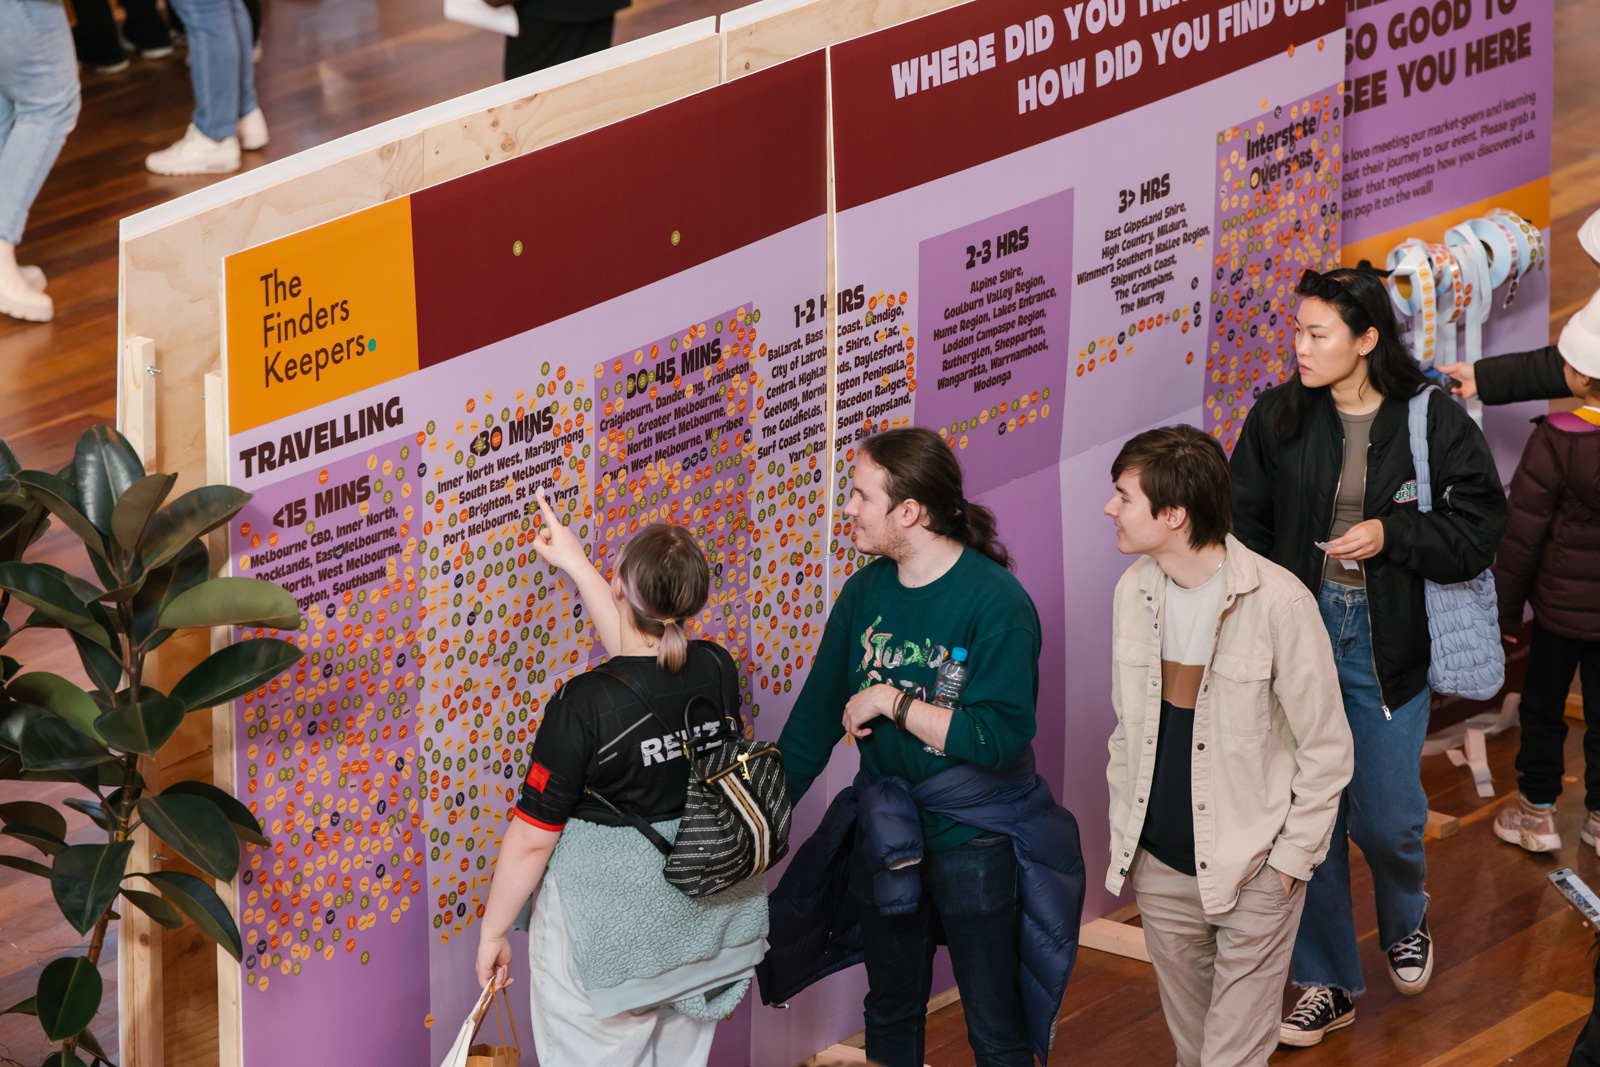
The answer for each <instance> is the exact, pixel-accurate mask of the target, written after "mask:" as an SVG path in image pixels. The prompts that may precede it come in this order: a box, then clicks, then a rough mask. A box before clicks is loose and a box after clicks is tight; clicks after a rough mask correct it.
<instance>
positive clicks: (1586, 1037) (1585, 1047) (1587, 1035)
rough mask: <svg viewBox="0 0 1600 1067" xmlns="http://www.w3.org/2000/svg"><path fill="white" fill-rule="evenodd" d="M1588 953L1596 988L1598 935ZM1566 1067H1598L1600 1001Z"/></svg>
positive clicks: (1599, 960)
mask: <svg viewBox="0 0 1600 1067" xmlns="http://www.w3.org/2000/svg"><path fill="white" fill-rule="evenodd" d="M1585 707H1586V708H1587V702H1586V703H1585ZM1590 951H1591V952H1592V953H1595V954H1596V955H1595V965H1594V980H1595V984H1596V986H1597V987H1600V933H1596V934H1595V947H1594V948H1593V949H1591V950H1590ZM1597 998H1600V993H1597ZM1567 1067H1600V999H1597V1000H1596V1001H1592V1002H1591V1003H1590V1004H1589V1021H1588V1022H1586V1023H1584V1025H1583V1029H1582V1030H1579V1031H1578V1039H1577V1040H1576V1041H1574V1042H1573V1043H1572V1056H1571V1057H1570V1058H1569V1059H1568V1060H1567Z"/></svg>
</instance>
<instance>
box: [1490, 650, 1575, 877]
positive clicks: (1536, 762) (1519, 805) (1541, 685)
mask: <svg viewBox="0 0 1600 1067" xmlns="http://www.w3.org/2000/svg"><path fill="white" fill-rule="evenodd" d="M1583 644H1584V643H1583V642H1582V641H1574V640H1572V639H1570V638H1566V637H1562V636H1560V635H1559V634H1553V633H1551V632H1550V631H1549V630H1546V629H1545V628H1544V627H1542V626H1540V625H1539V621H1538V620H1537V619H1535V620H1534V623H1533V635H1532V637H1530V638H1529V640H1528V669H1527V676H1526V678H1525V679H1524V680H1523V683H1522V699H1521V702H1520V703H1519V704H1518V705H1517V713H1518V717H1519V718H1520V719H1521V721H1522V727H1521V736H1520V738H1519V740H1518V745H1517V802H1516V803H1515V804H1511V805H1507V806H1506V807H1504V808H1501V809H1500V811H1499V813H1498V814H1496V815H1495V819H1494V835H1495V836H1496V837H1498V838H1499V839H1500V840H1502V841H1506V842H1509V843H1511V844H1513V845H1518V846H1521V847H1522V848H1524V849H1526V850H1528V851H1529V852H1555V851H1556V850H1558V849H1560V848H1561V835H1560V834H1558V833H1557V832H1556V809H1555V803H1556V798H1557V797H1559V796H1560V795H1561V775H1562V772H1563V770H1564V769H1565V766H1566V759H1565V757H1564V755H1563V753H1562V748H1563V747H1564V745H1565V744H1566V740H1567V717H1566V712H1567V687H1568V685H1570V684H1571V682H1572V672H1573V671H1574V670H1576V669H1577V667H1578V659H1579V656H1580V655H1581V654H1582V651H1583ZM1585 741H1586V742H1589V741H1594V742H1595V743H1596V744H1600V738H1585ZM1586 747H1587V745H1586Z"/></svg>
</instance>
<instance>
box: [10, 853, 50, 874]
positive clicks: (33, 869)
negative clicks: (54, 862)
mask: <svg viewBox="0 0 1600 1067" xmlns="http://www.w3.org/2000/svg"><path fill="white" fill-rule="evenodd" d="M0 867H10V868H11V869H12V870H14V871H26V872H27V873H28V874H37V875H38V876H39V877H40V878H45V879H48V878H49V877H50V868H49V867H46V866H45V865H44V864H42V863H39V862H38V861H36V860H27V859H23V858H22V857H21V856H0Z"/></svg>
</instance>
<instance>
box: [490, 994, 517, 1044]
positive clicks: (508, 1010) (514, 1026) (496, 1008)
mask: <svg viewBox="0 0 1600 1067" xmlns="http://www.w3.org/2000/svg"><path fill="white" fill-rule="evenodd" d="M497 992H498V993H499V994H500V996H499V998H498V999H496V1000H495V1002H494V1021H495V1025H496V1026H498V1027H499V1028H500V1047H501V1048H505V1047H506V1024H505V1022H504V1021H502V1020H501V1018H500V1002H501V1001H502V1000H503V1001H505V1005H506V1019H508V1020H510V1022H511V1047H512V1048H514V1049H516V1050H517V1059H519V1060H520V1059H522V1039H521V1038H519V1037H517V1017H516V1016H515V1015H512V1014H511V998H510V997H508V996H507V995H506V987H505V986H501V987H500V988H499V989H498V990H497Z"/></svg>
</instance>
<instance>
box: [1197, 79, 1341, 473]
mask: <svg viewBox="0 0 1600 1067" xmlns="http://www.w3.org/2000/svg"><path fill="white" fill-rule="evenodd" d="M1338 115H1339V100H1338V96H1337V94H1336V93H1335V92H1334V90H1333V89H1332V88H1331V87H1330V88H1329V89H1327V90H1324V91H1323V92H1321V93H1317V94H1313V95H1311V96H1306V97H1301V98H1300V99H1298V100H1292V101H1290V102H1288V103H1287V104H1281V103H1280V104H1275V105H1274V106H1273V108H1272V110H1271V111H1270V112H1269V113H1268V114H1266V115H1254V116H1251V117H1249V118H1246V119H1245V120H1244V121H1242V122H1239V123H1236V124H1234V125H1232V126H1229V127H1227V128H1226V129H1223V130H1220V131H1218V133H1217V161H1216V167H1217V170H1216V179H1217V211H1216V216H1215V221H1214V222H1213V226H1214V229H1215V232H1216V235H1217V252H1216V255H1215V257H1214V260H1215V265H1214V267H1213V269H1212V285H1213V289H1212V291H1211V316H1210V317H1211V323H1210V325H1211V334H1212V337H1211V342H1210V346H1209V351H1208V352H1207V354H1206V381H1205V386H1204V405H1205V423H1204V429H1205V430H1206V432H1207V433H1210V434H1211V435H1212V436H1214V437H1216V438H1217V439H1218V440H1219V441H1221V442H1222V447H1223V448H1225V449H1227V450H1228V451H1229V452H1232V451H1233V446H1234V443H1235V442H1236V441H1238V439H1239V430H1240V427H1242V426H1243V424H1244V418H1245V416H1246V415H1247V414H1249V411H1250V408H1251V406H1252V405H1253V404H1254V403H1255V401H1256V398H1257V397H1259V396H1260V395H1261V393H1262V392H1263V390H1266V389H1270V388H1272V387H1273V386H1274V385H1277V384H1278V383H1280V382H1283V381H1287V380H1288V377H1289V375H1291V374H1293V373H1294V370H1295V360H1294V295H1293V294H1294V286H1295V283H1296V282H1297V281H1298V280H1299V278H1300V274H1301V272H1302V271H1304V270H1306V269H1307V268H1310V269H1312V270H1319V271H1321V270H1328V269H1330V268H1332V267H1335V266H1337V265H1338V262H1339V254H1338V252H1339V207H1338V190H1339V138H1340V134H1341V131H1342V126H1341V124H1340V122H1339V117H1338Z"/></svg>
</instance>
